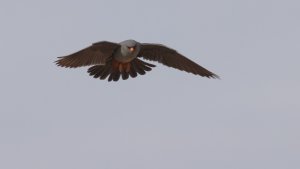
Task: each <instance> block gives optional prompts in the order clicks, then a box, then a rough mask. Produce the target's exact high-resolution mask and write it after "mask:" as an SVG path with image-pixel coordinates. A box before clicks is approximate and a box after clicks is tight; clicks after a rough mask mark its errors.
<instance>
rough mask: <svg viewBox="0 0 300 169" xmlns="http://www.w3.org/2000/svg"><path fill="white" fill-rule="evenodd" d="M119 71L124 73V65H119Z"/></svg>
mask: <svg viewBox="0 0 300 169" xmlns="http://www.w3.org/2000/svg"><path fill="white" fill-rule="evenodd" d="M119 71H120V72H121V73H122V72H123V64H122V63H121V64H119Z"/></svg>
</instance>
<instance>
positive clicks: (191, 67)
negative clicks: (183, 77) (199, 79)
mask: <svg viewBox="0 0 300 169" xmlns="http://www.w3.org/2000/svg"><path fill="white" fill-rule="evenodd" d="M139 57H143V58H144V59H146V60H151V61H157V62H159V63H162V64H164V65H166V66H169V67H173V68H176V69H179V70H183V71H186V72H189V73H193V74H196V75H200V76H204V77H208V78H211V77H212V78H218V76H217V75H216V74H214V73H212V72H210V71H209V70H207V69H205V68H203V67H202V66H200V65H198V64H197V63H195V62H193V61H191V60H190V59H188V58H186V57H184V56H183V55H181V54H180V53H178V52H177V51H176V50H174V49H171V48H168V47H166V46H163V45H160V44H146V43H143V44H142V46H141V50H140V53H139Z"/></svg>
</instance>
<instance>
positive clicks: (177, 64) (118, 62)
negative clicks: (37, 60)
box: [55, 40, 218, 81]
mask: <svg viewBox="0 0 300 169" xmlns="http://www.w3.org/2000/svg"><path fill="white" fill-rule="evenodd" d="M142 59H145V60H149V61H156V62H159V63H161V64H163V65H165V66H169V67H173V68H176V69H179V70H181V71H186V72H188V73H193V74H195V75H200V76H203V77H207V78H218V76H217V75H216V74H214V73H212V72H210V71H209V70H207V69H205V68H203V67H202V66H200V65H198V64H197V63H195V62H193V61H191V60H190V59H188V58H186V57H185V56H183V55H182V54H180V53H178V52H177V51H176V50H174V49H172V48H169V47H167V46H164V45H161V44H152V43H139V42H137V41H135V40H126V41H123V42H120V43H113V42H108V41H100V42H97V43H94V44H92V45H91V46H89V47H87V48H84V49H82V50H80V51H78V52H76V53H73V54H70V55H67V56H62V57H58V60H57V61H55V63H56V64H57V65H58V66H61V67H65V68H77V67H82V66H91V67H90V68H89V69H88V73H89V74H90V76H93V77H94V78H99V79H101V80H104V79H106V78H107V79H108V81H118V80H119V79H120V77H122V79H123V80H126V79H128V78H129V76H130V77H132V78H135V77H137V75H138V74H139V75H144V74H145V73H146V72H147V71H151V70H152V68H153V67H155V65H153V64H150V63H147V62H145V61H143V60H142Z"/></svg>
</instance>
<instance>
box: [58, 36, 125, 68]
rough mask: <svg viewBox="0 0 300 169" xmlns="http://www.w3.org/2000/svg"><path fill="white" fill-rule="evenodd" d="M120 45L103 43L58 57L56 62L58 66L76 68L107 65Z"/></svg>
mask: <svg viewBox="0 0 300 169" xmlns="http://www.w3.org/2000/svg"><path fill="white" fill-rule="evenodd" d="M119 46H120V45H119V44H117V43H112V42H107V41H101V42H97V43H94V44H93V45H91V46H89V47H87V48H85V49H82V50H80V51H78V52H76V53H73V54H71V55H68V56H63V57H58V58H59V59H58V60H57V61H55V63H56V64H57V65H58V66H62V67H67V68H76V67H81V66H89V65H95V64H103V65H104V64H105V62H106V60H107V58H109V57H110V56H111V55H112V54H113V52H114V51H115V50H116V49H117V48H118V47H119Z"/></svg>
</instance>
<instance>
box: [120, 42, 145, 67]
mask: <svg viewBox="0 0 300 169" xmlns="http://www.w3.org/2000/svg"><path fill="white" fill-rule="evenodd" d="M120 45H121V49H120V55H119V56H116V59H117V60H119V61H123V62H125V61H126V62H127V61H130V60H132V59H134V58H136V57H137V55H138V54H139V52H140V49H141V44H140V43H139V42H137V41H135V40H132V39H130V40H125V41H123V42H120Z"/></svg>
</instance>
